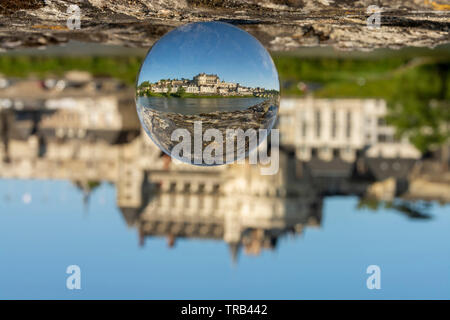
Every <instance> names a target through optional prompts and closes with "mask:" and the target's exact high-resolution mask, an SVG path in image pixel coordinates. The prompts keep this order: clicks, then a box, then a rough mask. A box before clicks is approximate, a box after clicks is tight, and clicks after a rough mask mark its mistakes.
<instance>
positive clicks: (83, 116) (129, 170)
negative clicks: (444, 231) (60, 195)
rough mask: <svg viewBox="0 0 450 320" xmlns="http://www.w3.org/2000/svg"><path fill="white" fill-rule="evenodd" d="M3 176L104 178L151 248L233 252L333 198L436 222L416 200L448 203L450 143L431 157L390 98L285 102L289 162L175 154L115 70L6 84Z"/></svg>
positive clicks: (311, 220) (1, 97) (272, 242)
mask: <svg viewBox="0 0 450 320" xmlns="http://www.w3.org/2000/svg"><path fill="white" fill-rule="evenodd" d="M0 84H1V86H2V88H1V89H0V118H1V121H0V134H1V138H2V142H1V145H0V155H1V157H0V158H1V162H0V175H1V178H2V179H58V180H60V179H62V180H69V181H72V182H73V183H74V184H75V185H77V186H78V187H79V188H80V189H81V190H82V192H83V194H85V199H88V198H89V193H90V192H91V191H92V190H93V189H94V188H95V187H96V186H98V185H99V184H101V183H103V182H109V183H113V184H115V186H116V204H117V206H118V207H119V208H120V211H121V213H122V215H123V218H124V221H125V222H126V224H127V225H128V226H129V227H131V228H134V229H135V230H136V233H137V235H138V238H139V244H141V245H143V244H144V243H145V239H146V238H147V237H150V236H157V237H162V236H164V237H166V238H167V239H168V240H167V241H168V244H169V246H173V245H174V244H175V242H176V239H177V238H200V239H204V238H207V239H221V240H223V241H225V242H226V243H227V244H228V246H229V248H230V253H231V256H232V257H233V259H235V258H236V257H237V255H238V252H239V251H240V250H241V249H243V250H244V252H246V253H247V254H259V253H260V252H261V251H262V250H265V249H274V248H275V247H276V245H277V241H278V240H279V238H281V237H283V236H285V235H287V234H297V235H298V234H301V233H302V231H303V230H304V228H310V227H318V226H320V224H321V216H322V203H323V200H324V198H325V197H328V196H334V195H347V196H348V195H351V196H357V197H359V198H360V206H361V207H366V208H372V209H376V207H377V206H380V205H381V206H383V205H384V206H390V207H391V208H394V209H396V210H397V211H398V212H400V213H403V214H405V215H406V216H407V217H410V218H419V219H420V218H421V219H427V218H430V216H428V215H427V213H426V212H422V210H421V209H420V208H421V207H420V206H418V205H417V204H416V202H417V201H418V202H423V201H437V202H440V203H443V204H446V203H448V202H449V201H450V198H449V195H450V182H449V181H450V179H449V178H450V173H449V170H448V165H449V162H448V161H449V160H448V151H449V150H448V145H447V146H444V147H441V148H438V149H435V150H434V151H433V152H431V153H429V154H428V155H427V156H426V157H424V156H423V155H422V153H421V152H420V151H419V150H418V149H417V148H416V147H415V146H414V145H413V144H411V143H410V141H409V140H408V139H407V138H401V139H399V138H398V137H396V134H395V129H394V128H393V127H392V126H390V125H389V124H387V123H386V121H385V117H386V115H387V113H388V106H387V103H386V101H384V100H383V99H360V98H354V99H350V98H346V99H342V98H334V99H324V98H314V97H313V96H311V95H307V96H304V97H291V98H282V100H281V107H280V113H279V119H278V125H277V127H278V128H279V129H280V134H281V148H280V170H279V172H278V173H277V174H276V175H274V176H261V175H260V174H259V170H258V168H257V167H255V166H250V165H248V164H246V165H239V164H235V165H228V166H219V167H215V168H204V167H194V166H189V165H186V164H181V163H179V162H177V161H172V159H171V158H170V157H168V156H167V155H165V154H163V153H162V152H161V150H159V149H158V148H157V147H156V146H155V145H154V144H153V142H151V140H150V139H149V138H148V137H147V135H146V134H145V133H144V132H143V131H142V129H141V126H140V123H139V120H138V118H137V115H136V109H135V108H136V107H135V102H134V89H133V88H132V87H130V86H126V85H124V84H123V83H122V82H121V81H119V80H117V79H113V78H109V77H102V78H98V77H97V78H96V77H92V75H90V74H89V73H86V72H80V71H71V72H68V73H66V74H65V76H64V77H48V78H46V79H43V80H38V79H17V78H16V79H14V78H2V79H1V81H0Z"/></svg>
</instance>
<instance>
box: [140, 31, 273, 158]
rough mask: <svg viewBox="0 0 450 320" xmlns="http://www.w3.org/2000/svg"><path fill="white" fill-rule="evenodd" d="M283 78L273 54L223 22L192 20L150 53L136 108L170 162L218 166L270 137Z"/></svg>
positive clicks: (141, 77)
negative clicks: (192, 21)
mask: <svg viewBox="0 0 450 320" xmlns="http://www.w3.org/2000/svg"><path fill="white" fill-rule="evenodd" d="M279 90H280V85H279V80H278V73H277V70H276V68H275V65H274V63H273V61H272V58H271V57H270V55H269V53H268V52H267V50H266V49H265V48H264V47H263V46H262V45H261V43H259V41H258V40H256V39H255V38H254V37H253V36H251V35H250V34H249V33H247V32H246V31H243V30H241V29H239V28H237V27H235V26H232V25H230V24H227V23H222V22H198V23H190V24H187V25H184V26H181V27H178V28H176V29H174V30H173V31H170V32H169V33H167V34H166V35H164V36H163V37H162V38H161V39H160V40H158V41H157V42H156V43H155V44H154V45H153V47H152V48H151V49H150V50H149V52H148V54H147V56H146V58H145V60H144V62H143V64H142V67H141V70H140V72H139V76H138V79H137V83H136V106H137V111H138V115H139V118H140V121H141V123H142V126H143V127H144V129H145V131H146V132H147V134H148V135H149V136H150V138H151V139H152V140H153V141H154V142H155V143H156V144H157V145H158V146H159V148H161V150H163V151H164V152H165V153H167V154H168V155H170V156H171V157H174V158H177V159H179V160H181V161H183V162H186V163H190V164H194V165H220V164H226V163H231V162H233V161H235V160H237V159H241V158H243V157H246V156H247V155H248V154H249V153H250V152H252V151H254V149H256V148H257V146H258V145H259V144H260V143H261V142H263V141H264V139H266V137H267V135H268V133H269V131H270V130H271V129H272V127H273V125H274V123H275V120H276V117H277V114H278V107H279V101H280V96H279Z"/></svg>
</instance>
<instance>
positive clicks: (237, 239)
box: [121, 155, 321, 255]
mask: <svg viewBox="0 0 450 320" xmlns="http://www.w3.org/2000/svg"><path fill="white" fill-rule="evenodd" d="M293 160H294V159H293V158H292V157H288V156H287V155H282V159H281V161H283V162H284V163H283V165H282V166H281V169H280V171H279V172H278V174H276V175H273V176H261V175H260V174H259V171H258V170H257V168H256V167H255V166H250V165H233V166H231V167H229V169H227V170H223V169H220V170H217V169H215V168H203V169H200V170H197V171H188V170H186V169H189V167H188V166H187V165H182V166H183V167H184V168H183V169H181V170H174V171H150V172H148V173H147V177H146V183H145V184H144V187H143V188H142V189H141V190H142V191H143V193H145V190H147V191H148V194H147V195H146V196H145V195H143V196H142V197H141V199H148V200H146V201H144V202H143V205H142V206H139V207H133V208H131V207H128V208H124V207H122V208H121V209H122V212H123V215H124V217H125V219H126V220H127V223H128V224H129V225H131V226H134V227H136V228H137V229H138V230H139V233H140V237H141V241H143V237H144V236H164V235H165V236H168V239H169V244H173V239H175V238H178V237H189V238H211V239H223V240H224V241H226V242H227V243H228V244H229V246H230V249H231V251H232V254H233V255H236V254H237V250H238V249H239V248H240V247H241V246H243V247H244V249H245V251H246V252H247V253H252V254H257V253H259V252H260V251H261V249H262V248H274V247H275V245H276V242H277V239H278V238H279V237H280V236H282V235H283V234H285V233H288V232H292V233H300V232H301V231H302V230H303V227H304V226H305V225H318V224H319V223H320V220H321V199H320V198H318V197H317V195H316V192H315V190H314V189H312V188H311V187H310V185H309V184H307V183H306V181H302V180H297V179H296V178H295V176H293V175H292V174H291V172H292V171H291V170H290V169H294V168H292V167H293V166H294V162H293ZM150 182H152V183H153V186H154V187H153V188H152V184H150ZM145 186H147V187H145Z"/></svg>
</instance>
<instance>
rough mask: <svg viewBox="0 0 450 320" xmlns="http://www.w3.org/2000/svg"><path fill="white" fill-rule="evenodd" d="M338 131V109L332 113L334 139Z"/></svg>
mask: <svg viewBox="0 0 450 320" xmlns="http://www.w3.org/2000/svg"><path fill="white" fill-rule="evenodd" d="M336 132H337V121H336V111H335V110H333V112H332V113H331V137H332V138H333V139H335V138H336Z"/></svg>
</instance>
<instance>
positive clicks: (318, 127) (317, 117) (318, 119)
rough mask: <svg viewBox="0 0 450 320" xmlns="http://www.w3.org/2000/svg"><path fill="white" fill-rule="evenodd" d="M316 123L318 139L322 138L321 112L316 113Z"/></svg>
mask: <svg viewBox="0 0 450 320" xmlns="http://www.w3.org/2000/svg"><path fill="white" fill-rule="evenodd" d="M315 123H316V137H317V138H320V131H321V126H320V125H321V123H320V111H316V113H315Z"/></svg>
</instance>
